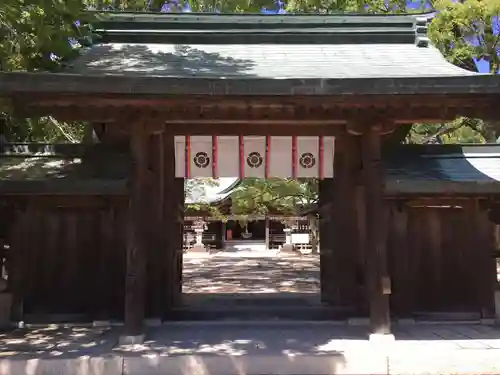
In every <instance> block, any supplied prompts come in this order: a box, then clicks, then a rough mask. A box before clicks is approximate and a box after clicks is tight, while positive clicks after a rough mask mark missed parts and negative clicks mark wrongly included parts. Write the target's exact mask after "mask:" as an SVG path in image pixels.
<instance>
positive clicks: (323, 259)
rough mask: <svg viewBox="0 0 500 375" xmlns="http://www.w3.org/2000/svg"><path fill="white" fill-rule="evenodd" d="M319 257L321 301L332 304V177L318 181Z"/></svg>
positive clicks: (333, 291)
mask: <svg viewBox="0 0 500 375" xmlns="http://www.w3.org/2000/svg"><path fill="white" fill-rule="evenodd" d="M318 191H319V258H320V268H319V269H320V286H321V302H322V303H324V304H329V305H332V304H334V301H335V277H334V272H335V270H334V261H333V259H332V257H333V247H334V235H333V232H334V228H333V224H334V221H333V215H334V213H333V210H332V209H333V199H334V181H333V178H325V179H323V180H320V181H319V189H318Z"/></svg>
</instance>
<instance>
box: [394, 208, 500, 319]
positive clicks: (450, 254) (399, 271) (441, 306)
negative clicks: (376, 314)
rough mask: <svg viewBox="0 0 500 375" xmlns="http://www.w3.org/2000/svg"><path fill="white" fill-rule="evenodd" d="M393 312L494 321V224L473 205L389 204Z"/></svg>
mask: <svg viewBox="0 0 500 375" xmlns="http://www.w3.org/2000/svg"><path fill="white" fill-rule="evenodd" d="M388 205H389V206H390V207H389V210H390V215H389V219H388V228H389V231H388V239H387V240H388V251H389V267H390V274H391V278H392V284H393V293H392V296H391V307H392V312H393V314H394V315H396V316H401V317H407V316H410V315H412V314H413V313H419V312H422V313H425V312H475V313H482V316H485V317H488V316H491V314H492V311H493V290H494V285H495V282H494V278H495V260H494V259H493V257H492V256H491V250H492V249H493V246H494V238H493V224H492V223H490V222H488V221H487V218H486V214H485V213H484V212H482V211H481V210H479V208H478V206H477V205H476V204H475V203H474V201H473V200H470V201H469V202H468V203H463V202H462V203H461V207H459V208H452V207H410V206H407V205H404V204H398V203H397V202H394V201H390V202H388Z"/></svg>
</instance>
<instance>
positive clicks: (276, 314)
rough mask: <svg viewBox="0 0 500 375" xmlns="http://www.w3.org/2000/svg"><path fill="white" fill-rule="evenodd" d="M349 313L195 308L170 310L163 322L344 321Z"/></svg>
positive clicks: (321, 309) (317, 309)
mask: <svg viewBox="0 0 500 375" xmlns="http://www.w3.org/2000/svg"><path fill="white" fill-rule="evenodd" d="M350 315H351V311H350V310H349V309H345V308H334V307H325V306H317V307H311V306H306V307H300V306H284V307H278V306H271V307H234V306H231V307H226V308H214V307H211V308H207V307H205V308H201V307H199V308H197V307H183V308H178V309H174V310H172V311H171V312H170V313H168V314H167V315H166V316H165V317H164V319H165V320H170V321H172V320H181V321H186V320H194V321H196V320H201V321H203V320H206V321H245V320H246V321H250V320H251V321H255V320H257V321H273V320H294V321H295V320H308V321H326V320H345V319H347V318H348V317H349V316H350Z"/></svg>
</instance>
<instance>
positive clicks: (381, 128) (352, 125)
mask: <svg viewBox="0 0 500 375" xmlns="http://www.w3.org/2000/svg"><path fill="white" fill-rule="evenodd" d="M398 126H399V124H397V123H396V121H395V120H394V119H393V118H389V117H380V116H376V115H374V116H373V117H370V116H367V117H363V119H354V120H351V121H348V122H347V124H346V130H347V133H349V134H351V135H362V134H363V133H365V132H366V130H367V129H368V128H369V127H372V128H374V129H375V130H376V131H378V132H379V133H380V134H381V135H387V134H391V133H392V132H394V131H395V130H396V129H397V127H398Z"/></svg>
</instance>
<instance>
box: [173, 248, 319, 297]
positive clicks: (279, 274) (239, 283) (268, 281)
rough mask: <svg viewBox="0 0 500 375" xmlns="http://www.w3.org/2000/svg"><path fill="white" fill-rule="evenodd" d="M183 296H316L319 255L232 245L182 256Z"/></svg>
mask: <svg viewBox="0 0 500 375" xmlns="http://www.w3.org/2000/svg"><path fill="white" fill-rule="evenodd" d="M183 271H184V272H183V293H186V294H191V293H194V294H200V293H236V294H280V293H286V294H290V293H297V294H319V292H320V276H319V255H317V254H314V255H312V254H303V255H294V254H283V253H281V254H280V253H279V252H277V251H273V250H266V249H259V248H258V247H256V248H254V249H252V248H251V247H249V246H243V245H242V246H241V247H240V248H238V247H236V246H234V247H231V248H230V249H227V250H223V251H220V252H217V253H216V254H208V253H202V254H200V253H190V252H187V253H186V254H184V270H183Z"/></svg>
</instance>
